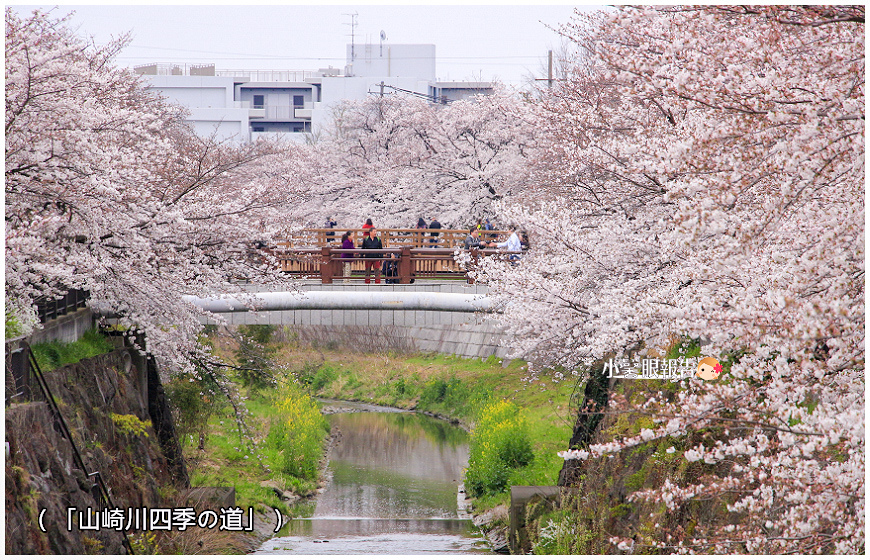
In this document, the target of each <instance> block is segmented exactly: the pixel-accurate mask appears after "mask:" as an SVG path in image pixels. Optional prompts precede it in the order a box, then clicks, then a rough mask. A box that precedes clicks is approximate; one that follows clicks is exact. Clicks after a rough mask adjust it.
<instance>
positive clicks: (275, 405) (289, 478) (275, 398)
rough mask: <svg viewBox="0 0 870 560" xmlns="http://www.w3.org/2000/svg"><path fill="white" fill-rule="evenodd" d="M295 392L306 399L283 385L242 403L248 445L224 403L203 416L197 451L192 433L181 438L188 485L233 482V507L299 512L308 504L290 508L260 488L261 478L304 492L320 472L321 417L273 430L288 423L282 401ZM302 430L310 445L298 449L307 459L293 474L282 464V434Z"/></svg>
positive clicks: (284, 442)
mask: <svg viewBox="0 0 870 560" xmlns="http://www.w3.org/2000/svg"><path fill="white" fill-rule="evenodd" d="M298 395H301V397H303V398H304V399H308V397H307V395H304V394H302V393H300V392H299V391H298V390H296V391H293V390H286V389H284V390H276V391H271V392H265V393H264V394H252V395H249V397H250V398H249V399H248V400H246V401H245V402H246V407H247V409H248V412H249V413H250V415H249V416H248V417H247V418H246V423H247V425H248V427H249V428H250V429H251V431H252V432H253V433H252V435H253V436H254V439H255V440H256V442H257V445H256V448H254V449H250V448H249V446H248V444H247V441H246V440H245V439H244V438H242V437H240V436H239V434H238V429H237V424H236V420H235V416H234V411H233V409H232V408H231V407H230V406H228V405H226V406H221V407H218V408H217V410H216V411H215V412H214V413H212V414H211V415H210V417H209V419H208V426H207V428H206V430H205V432H206V437H205V441H204V443H205V445H204V449H202V450H200V449H198V441H197V438H195V437H193V435H191V436H189V437H188V438H187V439H186V440H184V441H182V446H183V447H184V452H185V455H186V456H188V457H190V458H191V459H192V461H191V469H190V470H191V471H192V475H191V485H193V486H233V487H235V489H236V505H237V506H238V507H241V508H242V509H245V510H246V509H247V508H248V507H253V508H254V509H255V510H256V511H260V512H267V511H270V510H271V508H278V509H279V510H281V511H282V512H284V514H286V515H294V516H298V515H302V514H303V513H304V510H305V508H306V507H309V506H308V505H306V504H297V505H294V506H292V507H290V506H288V505H287V503H286V502H284V501H282V500H281V499H280V498H279V497H278V495H277V494H276V493H275V491H274V490H273V489H272V488H270V487H263V486H261V482H265V481H271V482H274V483H277V485H278V486H280V487H281V488H283V489H284V490H287V491H291V492H293V493H295V494H297V495H300V496H305V495H309V494H311V493H312V492H313V491H314V490H315V489H316V488H317V481H318V476H319V474H320V473H319V472H317V468H316V467H317V465H318V464H319V462H320V459H321V457H322V455H323V445H324V441H325V438H326V435H327V434H328V425H327V423H326V421H325V420H324V419H323V418H322V417H320V416H319V413H318V414H317V415H316V420H318V421H321V422H320V423H319V424H317V423H310V425H306V426H307V428H310V429H306V430H303V429H302V428H303V427H304V426H303V424H301V423H299V422H297V423H295V424H294V426H293V427H294V429H293V430H276V426H281V425H282V423H286V422H288V416H287V411H286V410H282V403H283V402H284V401H286V400H288V399H292V398H293V397H294V396H298ZM309 420H310V418H309ZM303 432H304V433H305V434H307V435H308V436H310V437H309V438H308V440H306V443H307V444H309V445H310V447H307V448H305V450H304V451H305V453H306V455H307V461H308V463H307V465H306V468H305V469H303V470H304V472H296V473H295V474H296V476H294V474H293V469H288V468H287V460H286V454H287V449H288V445H287V435H288V433H289V434H294V435H299V434H302V433H303ZM308 432H311V433H308ZM312 465H313V466H312Z"/></svg>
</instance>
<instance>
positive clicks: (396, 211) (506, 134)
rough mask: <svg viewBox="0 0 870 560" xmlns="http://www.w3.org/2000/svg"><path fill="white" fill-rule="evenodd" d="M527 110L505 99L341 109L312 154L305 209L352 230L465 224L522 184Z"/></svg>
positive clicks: (394, 98)
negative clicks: (422, 222)
mask: <svg viewBox="0 0 870 560" xmlns="http://www.w3.org/2000/svg"><path fill="white" fill-rule="evenodd" d="M527 111H528V107H527V104H525V103H523V102H522V101H521V100H520V98H519V97H518V96H516V95H513V94H510V93H509V92H507V91H504V90H498V91H497V92H495V93H494V94H492V95H479V96H476V97H475V98H473V99H468V100H462V101H454V102H451V103H449V104H447V105H442V104H435V103H432V102H430V101H427V100H424V99H420V98H417V97H413V96H407V95H402V94H400V93H396V94H392V95H387V96H384V97H372V98H369V99H367V100H365V101H361V102H346V103H345V104H343V105H342V106H340V107H339V108H337V109H336V111H335V116H334V122H333V125H332V127H331V130H330V131H329V133H328V134H327V135H325V136H326V137H325V138H324V139H323V140H322V141H321V142H320V143H318V144H315V145H314V146H313V147H312V149H313V154H315V155H314V158H315V161H316V162H317V163H315V167H316V171H314V172H313V174H314V175H315V176H316V177H317V179H315V182H316V185H317V186H316V187H315V188H316V190H317V193H316V195H312V198H311V203H312V204H313V205H317V206H318V207H319V208H320V209H321V210H320V213H322V214H324V215H331V216H334V217H337V218H338V219H339V222H340V223H350V224H354V225H358V224H361V223H362V221H363V220H364V219H365V218H369V217H372V218H375V219H376V220H377V222H378V224H379V225H383V226H391V227H400V226H412V225H413V224H415V223H416V221H417V218H419V217H421V216H422V217H424V218H426V219H427V220H428V218H430V217H432V216H437V217H438V218H439V220H440V221H441V222H443V223H444V224H445V225H452V226H455V227H463V226H465V225H467V224H468V223H473V221H474V220H475V219H476V218H478V217H481V216H483V215H484V214H486V213H487V212H488V210H489V208H490V205H491V204H492V202H494V201H497V200H500V199H501V198H503V197H504V196H506V195H507V194H509V193H511V192H514V191H515V190H516V188H517V186H518V185H521V184H522V183H523V179H524V176H525V175H524V171H525V169H527V166H526V164H525V162H526V159H527V157H528V153H529V151H530V145H532V144H533V142H532V139H533V137H534V128H533V127H531V126H529V122H528V121H529V119H528V112H527ZM309 209H310V207H309Z"/></svg>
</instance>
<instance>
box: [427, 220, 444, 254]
mask: <svg viewBox="0 0 870 560" xmlns="http://www.w3.org/2000/svg"><path fill="white" fill-rule="evenodd" d="M429 229H441V222H439V221H438V218H432V221H431V222H429ZM437 246H438V232H437V231H433V232H432V245H430V247H437Z"/></svg>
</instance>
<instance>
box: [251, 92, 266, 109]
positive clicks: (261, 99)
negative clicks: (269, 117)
mask: <svg viewBox="0 0 870 560" xmlns="http://www.w3.org/2000/svg"><path fill="white" fill-rule="evenodd" d="M265 102H266V99H265V96H263V95H255V96H254V109H262V108H263V105H264V104H265Z"/></svg>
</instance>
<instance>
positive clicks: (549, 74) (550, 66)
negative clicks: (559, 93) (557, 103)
mask: <svg viewBox="0 0 870 560" xmlns="http://www.w3.org/2000/svg"><path fill="white" fill-rule="evenodd" d="M547 59H548V61H547V87H548V88H550V89H553V51H552V50H551V51H549V56H548V57H547Z"/></svg>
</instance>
